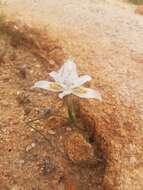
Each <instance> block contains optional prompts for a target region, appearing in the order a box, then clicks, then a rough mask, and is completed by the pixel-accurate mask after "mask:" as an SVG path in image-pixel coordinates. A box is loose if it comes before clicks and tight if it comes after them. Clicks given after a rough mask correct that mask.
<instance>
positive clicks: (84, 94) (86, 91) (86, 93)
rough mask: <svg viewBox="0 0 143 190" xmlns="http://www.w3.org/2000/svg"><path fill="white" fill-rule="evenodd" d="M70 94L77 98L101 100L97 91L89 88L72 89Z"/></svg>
mask: <svg viewBox="0 0 143 190" xmlns="http://www.w3.org/2000/svg"><path fill="white" fill-rule="evenodd" d="M72 94H74V95H76V96H79V97H80V98H95V99H98V100H100V101H101V100H102V98H101V95H100V93H99V92H98V91H96V90H93V89H90V88H85V87H83V86H80V87H77V88H74V89H73V90H72Z"/></svg>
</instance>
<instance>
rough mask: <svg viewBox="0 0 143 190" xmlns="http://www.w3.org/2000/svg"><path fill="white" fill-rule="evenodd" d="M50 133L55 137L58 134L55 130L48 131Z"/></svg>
mask: <svg viewBox="0 0 143 190" xmlns="http://www.w3.org/2000/svg"><path fill="white" fill-rule="evenodd" d="M48 133H49V134H50V135H55V134H56V132H55V131H53V130H51V129H50V130H48Z"/></svg>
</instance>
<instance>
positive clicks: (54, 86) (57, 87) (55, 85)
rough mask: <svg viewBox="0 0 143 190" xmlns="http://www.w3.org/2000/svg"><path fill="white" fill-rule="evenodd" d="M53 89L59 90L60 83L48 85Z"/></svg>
mask: <svg viewBox="0 0 143 190" xmlns="http://www.w3.org/2000/svg"><path fill="white" fill-rule="evenodd" d="M49 87H50V88H51V89H53V90H61V88H62V87H61V85H60V84H59V83H51V84H50V86H49Z"/></svg>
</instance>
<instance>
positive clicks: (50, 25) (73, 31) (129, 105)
mask: <svg viewBox="0 0 143 190" xmlns="http://www.w3.org/2000/svg"><path fill="white" fill-rule="evenodd" d="M7 2H8V3H7V5H6V6H7V7H6V8H5V9H4V11H5V12H6V13H7V14H8V15H9V17H12V16H13V17H14V18H16V19H18V20H21V21H22V22H26V23H28V24H29V23H32V24H33V23H35V24H36V26H38V25H39V23H41V25H42V27H43V25H45V27H46V29H47V31H48V33H50V35H51V34H52V35H53V37H52V38H51V37H50V39H55V37H56V36H57V38H58V40H59V43H60V46H62V47H63V51H64V52H66V54H67V55H68V56H71V55H72V56H73V57H75V59H76V62H77V64H78V69H79V71H80V73H81V74H82V73H86V74H90V75H91V76H92V77H93V80H92V81H91V83H90V85H91V87H93V88H95V87H96V88H97V89H98V90H99V91H100V92H101V94H102V96H103V102H102V103H101V102H97V101H93V100H90V101H85V100H81V101H80V105H81V111H80V114H79V116H80V118H82V120H84V119H85V121H84V123H86V126H85V127H87V126H88V125H89V123H90V128H89V127H87V128H86V130H87V133H88V134H89V138H87V140H88V139H89V140H90V142H93V141H94V143H95V144H96V146H95V147H98V148H97V150H98V151H97V152H98V154H97V152H96V151H95V155H100V154H101V155H102V156H101V155H100V156H99V158H100V157H101V158H102V159H101V160H102V162H101V165H102V166H104V167H103V170H98V169H97V168H96V167H94V168H95V170H94V172H95V175H94V174H93V173H92V175H91V176H93V177H91V176H89V175H88V176H89V178H88V179H87V181H88V182H89V179H90V178H91V181H92V180H93V181H92V183H94V182H95V186H92V187H91V189H92V190H94V189H98V188H99V189H100V188H101V189H106V190H112V189H114V190H142V189H143V159H142V157H143V143H142V142H143V85H142V84H143V19H142V15H139V14H135V12H134V11H135V6H134V5H131V4H130V5H129V4H123V3H121V2H120V1H116V0H100V1H99V0H94V1H93V0H80V1H77V0H72V1H71V0H62V1H59V0H53V1H49V0H45V1H44V3H43V1H42V0H34V1H29V0H25V1H19V0H13V1H11V0H7ZM50 35H49V34H48V36H50ZM38 38H39V37H38ZM36 42H37V39H36ZM41 42H42V43H43V40H41ZM41 42H38V44H37V45H38V46H36V49H35V47H34V48H29V47H28V50H30V49H32V51H31V53H32V55H33V54H34V55H37V54H38V52H39V54H38V63H39V59H40V61H42V63H43V62H44V64H42V65H45V67H44V68H43V70H42V71H41V75H40V74H39V76H37V75H35V76H34V78H33V79H31V81H32V80H33V82H34V81H35V80H37V79H41V77H42V79H43V77H47V75H48V74H47V73H48V72H49V71H50V70H53V69H55V68H58V67H59V64H61V63H62V62H63V57H65V56H64V55H63V54H61V51H59V49H57V48H56V50H55V51H53V52H52V53H50V54H51V55H53V57H51V58H50V57H49V53H47V52H49V51H48V49H47V48H42V46H41V45H40V44H41ZM44 42H45V44H46V43H47V41H45V40H44ZM26 44H27V43H26ZM26 44H25V45H26ZM48 44H49V43H48ZM55 44H57V41H56V43H55ZM49 45H50V44H49ZM49 45H48V46H49ZM44 47H45V46H44ZM55 53H56V54H55ZM36 57H37V56H36ZM47 58H48V59H47ZM49 58H50V59H52V61H48V60H49ZM55 59H58V61H56V65H55V64H53V60H55ZM24 62H25V60H24ZM28 64H29V62H28ZM49 66H50V69H48V67H49ZM33 67H35V66H33ZM37 71H39V72H40V69H38V68H37ZM45 72H46V74H44V73H45ZM22 73H23V71H22ZM10 74H11V72H10ZM22 75H24V74H22ZM44 75H46V76H44ZM31 78H32V77H31ZM33 82H31V83H33ZM7 83H8V82H7ZM22 84H23V83H22ZM27 84H28V83H26V84H25V86H26V85H27ZM31 85H32V84H29V86H28V87H27V88H28V93H32V92H31V91H29V87H30V86H31ZM36 92H37V91H36ZM44 93H46V92H43V91H42V92H41V96H42V98H38V97H37V94H36V95H35V92H33V94H34V95H35V99H34V98H32V100H33V101H35V102H36V105H37V106H39V102H40V106H39V107H46V106H47V105H49V104H50V105H54V107H55V102H56V103H57V101H58V99H56V97H55V98H54V96H53V97H52V98H53V99H51V98H49V96H46V95H47V94H46V95H44ZM48 94H49V93H48ZM34 95H33V96H34ZM43 95H44V96H45V99H43ZM41 96H40V97H41ZM47 97H48V98H47ZM3 99H4V98H3ZM8 99H9V96H8ZM18 99H19V98H18ZM20 99H21V98H20ZM47 101H48V103H47ZM51 101H52V102H51ZM9 102H12V101H10V100H9ZM12 104H13V103H12ZM41 104H42V105H41ZM59 106H60V105H59ZM9 108H10V107H9ZM24 109H25V108H24ZM32 110H33V109H32ZM25 111H26V112H29V108H27V107H26V109H25ZM12 113H13V112H12ZM34 113H35V112H34ZM1 115H4V114H3V113H2V114H1ZM5 115H7V114H5ZM31 115H32V112H31ZM32 116H33V115H32ZM34 116H35V115H34ZM36 116H37V115H36ZM13 117H14V118H15V117H16V118H17V116H15V114H13ZM4 119H5V116H4ZM54 120H55V119H51V121H50V122H53V123H54V125H55V121H54ZM2 121H3V120H2ZM48 122H49V121H48ZM58 123H59V122H58V121H57V123H56V126H57V127H58V126H59V125H60V126H61V124H58ZM92 123H93V124H92ZM44 129H45V128H44ZM89 129H90V130H89ZM91 129H92V130H91ZM75 132H77V131H75ZM86 135H87V134H86ZM86 135H85V134H84V136H86ZM30 139H31V136H30ZM95 140H96V141H95ZM88 142H89V141H88ZM28 149H29V147H28ZM38 155H39V154H38ZM2 158H3V157H2ZM97 160H100V159H97ZM103 160H105V161H103ZM103 163H104V164H103ZM90 164H91V163H90ZM99 165H100V164H99ZM76 167H77V166H76ZM5 168H6V167H5ZM79 168H81V166H80V167H79ZM26 171H27V170H26ZM97 171H99V173H98V174H97V173H96V172H97ZM90 172H93V167H91V169H90ZM75 173H76V172H75ZM75 173H74V174H75ZM85 173H86V172H85V170H83V173H82V176H83V174H85ZM34 174H35V173H34ZM34 174H33V173H32V170H31V174H30V176H32V175H34ZM78 175H79V176H81V172H80V174H78ZM20 176H21V178H23V175H22V174H21V175H20ZM65 176H67V177H65V179H66V180H65V181H66V182H67V185H65V186H60V187H59V188H61V189H62V188H70V187H69V186H70V185H69V184H70V182H71V181H72V182H73V181H74V182H75V183H74V184H73V185H72V186H71V188H75V186H77V189H79V188H81V189H82V188H84V187H85V189H88V187H87V186H86V185H85V183H86V184H89V183H87V181H86V182H85V181H84V180H83V181H84V182H85V183H84V184H83V185H81V186H80V184H81V182H79V184H78V185H77V184H76V182H77V181H79V180H78V179H77V180H76V179H75V178H74V175H70V174H69V173H67V174H65ZM98 176H99V178H98ZM7 178H8V177H7ZM34 178H35V177H34ZM85 178H86V177H85ZM85 178H84V179H85ZM42 180H43V179H42ZM42 180H40V182H37V179H36V182H37V183H39V184H41V188H43V187H42V185H43V184H42ZM96 180H97V181H96ZM2 181H4V180H2ZM99 181H100V183H99ZM18 182H19V181H18V180H17V181H16V182H15V184H18ZM43 183H44V182H43ZM8 184H9V183H8ZM31 184H32V183H31ZM97 184H99V185H97ZM47 186H48V185H47ZM47 188H51V187H50V186H49V187H47ZM56 188H58V187H57V186H56ZM89 188H90V187H89Z"/></svg>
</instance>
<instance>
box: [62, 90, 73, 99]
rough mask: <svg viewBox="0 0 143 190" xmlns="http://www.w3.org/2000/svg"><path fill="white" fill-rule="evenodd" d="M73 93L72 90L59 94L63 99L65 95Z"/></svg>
mask: <svg viewBox="0 0 143 190" xmlns="http://www.w3.org/2000/svg"><path fill="white" fill-rule="evenodd" d="M71 93H72V91H63V92H62V93H60V94H59V98H61V99H62V98H63V97H64V96H67V95H69V94H71Z"/></svg>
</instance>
